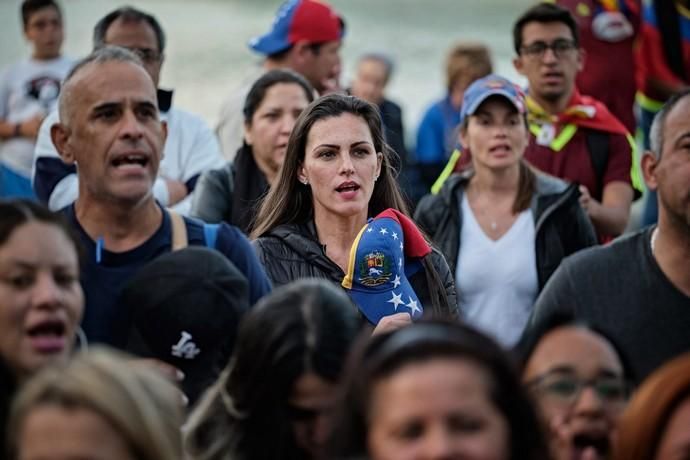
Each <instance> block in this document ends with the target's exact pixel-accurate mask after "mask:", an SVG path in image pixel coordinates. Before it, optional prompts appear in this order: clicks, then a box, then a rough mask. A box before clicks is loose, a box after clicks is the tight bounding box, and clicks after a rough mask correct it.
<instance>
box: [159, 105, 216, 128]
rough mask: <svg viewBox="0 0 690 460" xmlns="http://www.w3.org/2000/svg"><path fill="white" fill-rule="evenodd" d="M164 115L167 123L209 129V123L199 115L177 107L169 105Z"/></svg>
mask: <svg viewBox="0 0 690 460" xmlns="http://www.w3.org/2000/svg"><path fill="white" fill-rule="evenodd" d="M166 117H167V120H168V123H170V124H172V123H174V124H176V125H177V124H179V125H180V126H182V127H185V126H186V127H196V128H197V129H199V128H204V129H209V130H210V129H211V128H210V126H209V124H208V123H206V120H204V119H203V118H202V117H201V116H200V115H197V114H196V113H192V112H189V111H187V110H184V109H181V108H179V107H170V110H168V112H167V113H166Z"/></svg>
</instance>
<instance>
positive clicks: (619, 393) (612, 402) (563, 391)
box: [527, 374, 629, 408]
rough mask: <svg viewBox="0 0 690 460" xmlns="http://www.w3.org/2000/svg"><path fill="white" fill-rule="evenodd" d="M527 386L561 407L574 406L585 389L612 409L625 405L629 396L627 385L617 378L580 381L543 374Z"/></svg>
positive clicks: (568, 376)
mask: <svg viewBox="0 0 690 460" xmlns="http://www.w3.org/2000/svg"><path fill="white" fill-rule="evenodd" d="M527 386H528V387H531V388H534V389H535V390H536V391H537V392H538V393H541V394H542V395H544V396H547V397H549V398H551V399H552V400H554V401H556V402H558V403H561V404H563V405H573V404H575V402H576V401H577V400H578V398H579V397H580V395H581V394H582V391H583V390H584V389H585V388H586V387H590V388H592V390H594V393H595V394H596V395H597V397H598V398H599V400H600V401H601V402H602V403H604V404H605V405H607V406H610V407H613V408H616V407H620V406H622V405H623V404H625V402H626V401H627V399H628V395H629V385H628V384H627V382H625V380H623V379H622V378H619V377H598V378H595V379H591V380H582V379H579V378H577V377H575V376H573V375H559V374H545V375H542V376H541V377H537V378H535V379H534V380H532V381H530V382H528V383H527Z"/></svg>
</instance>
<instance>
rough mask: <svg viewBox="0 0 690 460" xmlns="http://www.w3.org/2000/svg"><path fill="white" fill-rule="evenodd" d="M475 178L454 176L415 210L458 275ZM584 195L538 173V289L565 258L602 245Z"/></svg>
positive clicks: (535, 205)
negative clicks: (467, 197) (468, 193)
mask: <svg viewBox="0 0 690 460" xmlns="http://www.w3.org/2000/svg"><path fill="white" fill-rule="evenodd" d="M470 177H471V171H470V172H467V173H465V174H461V175H460V174H456V175H453V176H451V177H450V178H448V180H447V181H446V183H445V184H444V185H443V188H442V189H441V191H440V192H439V193H438V195H427V196H425V197H424V198H423V199H422V201H420V202H419V205H418V206H417V210H416V211H415V221H416V222H417V224H418V225H419V226H420V227H421V228H422V229H423V230H424V231H426V232H427V234H428V235H430V236H431V240H432V242H433V243H434V244H435V245H437V247H438V248H439V249H440V250H441V252H442V253H443V255H444V256H445V257H446V260H447V261H448V265H449V266H450V269H451V272H452V273H453V274H455V266H456V263H457V260H458V250H459V249H460V228H461V227H462V214H461V213H460V203H462V196H463V194H464V193H465V187H466V186H467V184H468V182H469V180H470ZM579 196H580V192H579V190H578V188H577V186H576V185H574V184H573V185H568V184H567V183H566V182H563V181H562V180H560V179H556V178H555V177H551V176H547V175H545V174H540V173H537V184H536V192H535V194H534V196H533V197H532V204H531V206H530V209H531V210H532V216H533V217H534V225H535V234H536V242H535V249H536V253H537V254H536V259H537V277H538V281H539V292H541V290H542V289H543V288H544V285H545V284H546V281H548V279H549V278H550V277H551V275H552V274H553V272H554V271H556V268H557V267H558V265H559V264H560V263H561V260H563V258H564V257H566V256H568V255H570V254H573V253H574V252H577V251H579V250H580V249H584V248H586V247H589V246H594V245H595V244H596V243H597V239H596V234H595V232H594V228H593V227H592V223H591V222H590V220H589V217H587V215H586V214H585V212H584V210H583V209H582V207H581V206H580V203H579V199H578V198H579Z"/></svg>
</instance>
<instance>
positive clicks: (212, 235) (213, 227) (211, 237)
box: [204, 224, 220, 249]
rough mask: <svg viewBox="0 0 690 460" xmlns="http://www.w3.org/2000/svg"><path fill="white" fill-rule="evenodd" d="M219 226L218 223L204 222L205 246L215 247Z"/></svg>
mask: <svg viewBox="0 0 690 460" xmlns="http://www.w3.org/2000/svg"><path fill="white" fill-rule="evenodd" d="M219 228H220V224H204V241H206V247H207V248H209V249H215V248H216V240H217V239H218V229H219Z"/></svg>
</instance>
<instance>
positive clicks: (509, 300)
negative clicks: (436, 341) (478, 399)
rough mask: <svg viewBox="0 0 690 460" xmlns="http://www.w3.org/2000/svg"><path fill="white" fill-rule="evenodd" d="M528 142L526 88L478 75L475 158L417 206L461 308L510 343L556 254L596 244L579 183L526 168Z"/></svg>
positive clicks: (464, 114) (470, 150)
mask: <svg viewBox="0 0 690 460" xmlns="http://www.w3.org/2000/svg"><path fill="white" fill-rule="evenodd" d="M528 142H529V132H528V127H527V118H526V114H525V101H524V96H523V94H522V91H521V90H520V89H519V88H518V87H517V86H516V85H514V84H513V83H511V82H510V81H508V80H506V79H505V78H503V77H500V76H497V75H489V76H487V77H484V78H482V79H480V80H477V81H475V82H474V83H473V84H472V85H470V87H469V88H468V89H467V91H466V92H465V95H464V99H463V103H462V111H461V125H460V143H461V145H462V150H463V152H466V153H467V154H470V155H471V161H472V166H471V168H470V169H468V170H467V171H466V172H464V173H462V174H456V175H454V176H451V177H450V178H449V179H448V180H447V181H446V182H445V184H444V185H443V188H442V189H441V191H440V192H439V193H438V194H436V195H428V196H427V197H425V198H424V199H423V200H422V201H421V202H420V204H419V206H418V208H417V211H416V213H415V219H416V221H417V222H418V223H419V225H420V226H421V227H422V228H423V229H424V230H426V231H427V232H428V234H429V235H431V237H432V241H433V242H434V243H436V244H437V245H438V247H439V249H440V250H441V251H442V252H443V253H444V255H445V256H446V260H447V261H448V263H449V265H450V267H451V270H452V271H453V272H454V273H455V280H456V287H457V291H458V297H457V298H458V307H459V310H460V315H461V316H462V317H463V318H464V319H466V320H467V321H468V322H469V323H471V324H473V325H475V326H477V327H479V328H480V329H482V330H484V331H486V332H488V333H490V334H491V335H493V336H494V337H496V338H497V339H498V340H499V342H501V343H502V344H503V345H505V346H512V345H514V344H515V343H516V342H517V341H518V339H519V338H520V336H521V334H522V332H523V329H524V327H525V325H526V323H527V319H528V317H529V315H530V312H531V309H532V305H533V304H534V301H535V299H536V298H537V295H538V294H539V292H540V291H541V289H542V288H543V287H544V285H545V284H546V281H547V280H548V279H549V277H550V276H551V275H552V274H553V272H554V271H555V270H556V268H557V267H558V265H559V263H560V261H561V260H562V259H563V258H564V257H565V256H567V255H569V254H572V253H574V252H576V251H578V250H580V249H582V248H585V247H587V246H592V245H594V244H596V237H595V234H594V230H593V228H592V225H591V223H590V221H589V218H588V217H587V215H586V214H585V213H584V211H583V210H582V208H581V207H580V204H579V202H578V197H579V191H578V188H577V185H574V184H573V185H569V184H567V183H565V182H563V181H561V180H559V179H556V178H554V177H551V176H547V175H545V174H541V173H539V172H537V171H535V170H533V169H532V168H531V167H530V166H528V165H527V163H526V162H525V160H524V159H523V154H524V151H525V149H526V147H527V145H528Z"/></svg>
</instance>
